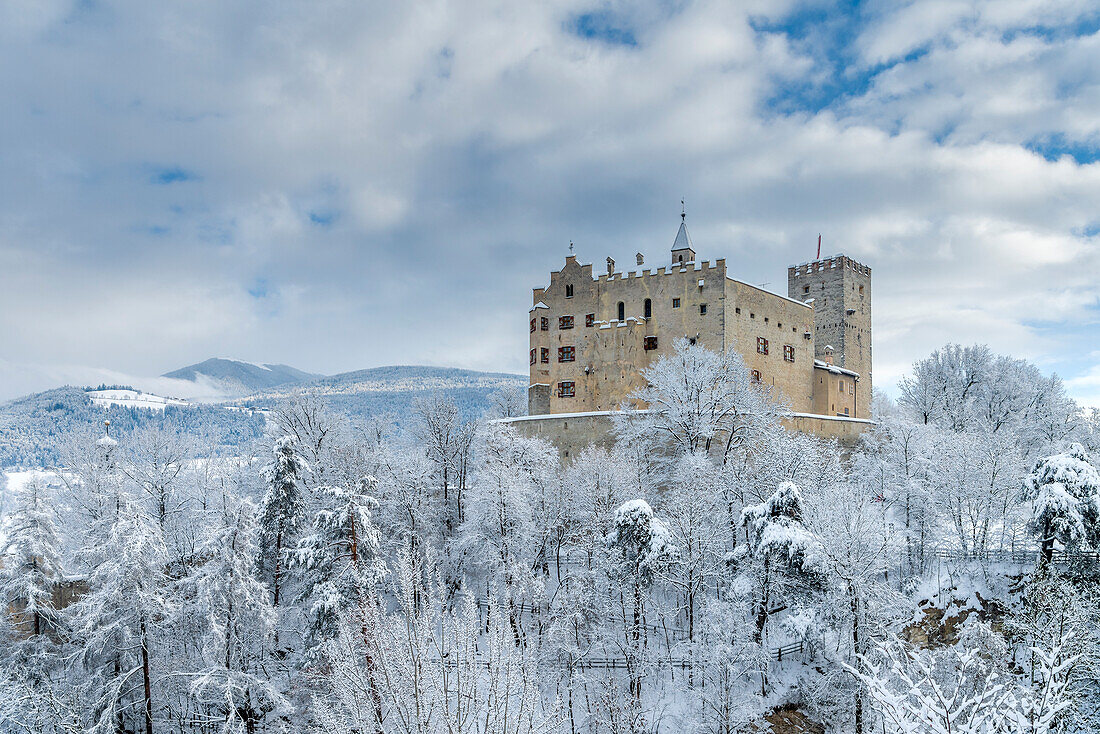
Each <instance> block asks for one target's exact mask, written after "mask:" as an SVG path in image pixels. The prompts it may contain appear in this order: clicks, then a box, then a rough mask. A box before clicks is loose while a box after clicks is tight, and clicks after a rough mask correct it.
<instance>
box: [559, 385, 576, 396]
mask: <svg viewBox="0 0 1100 734" xmlns="http://www.w3.org/2000/svg"><path fill="white" fill-rule="evenodd" d="M576 394H577V392H576V384H575V383H573V382H572V381H568V382H559V383H558V397H559V398H571V397H574V396H575V395H576Z"/></svg>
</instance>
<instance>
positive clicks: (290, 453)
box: [256, 436, 309, 607]
mask: <svg viewBox="0 0 1100 734" xmlns="http://www.w3.org/2000/svg"><path fill="white" fill-rule="evenodd" d="M307 471H309V466H308V465H307V464H306V462H305V460H304V459H302V458H301V457H300V456H298V454H297V452H296V450H295V445H294V440H293V439H292V438H291V437H290V436H283V437H282V438H280V439H278V440H277V441H276V442H275V446H274V449H273V450H272V460H271V462H270V463H269V464H267V465H266V466H265V467H264V469H263V472H262V474H263V477H264V479H265V480H266V481H267V491H266V492H265V493H264V497H263V500H262V501H261V503H260V510H259V538H258V541H259V542H258V546H259V548H258V553H257V562H256V569H257V572H258V573H259V575H260V577H261V578H262V579H264V580H265V581H266V582H267V583H268V585H269V586H270V587H271V594H272V604H273V605H274V606H275V607H278V606H279V603H280V601H281V594H282V590H283V585H284V580H283V575H284V573H285V567H286V562H287V558H286V556H287V551H288V549H290V548H293V547H294V545H295V543H296V541H297V533H298V530H299V528H300V527H301V525H302V522H303V520H304V519H305V511H306V503H305V497H304V492H303V490H302V484H301V479H302V476H303V475H304V474H305V473H306V472H307Z"/></svg>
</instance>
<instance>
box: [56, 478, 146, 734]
mask: <svg viewBox="0 0 1100 734" xmlns="http://www.w3.org/2000/svg"><path fill="white" fill-rule="evenodd" d="M113 505H114V508H115V512H114V515H113V517H112V516H109V515H108V516H105V517H104V518H103V519H102V520H100V521H99V522H97V523H96V524H95V526H94V527H93V528H92V529H91V531H90V532H89V537H90V539H91V542H90V545H89V547H88V548H86V549H85V550H84V551H83V552H82V556H83V559H84V561H85V562H86V564H87V565H88V566H89V567H90V569H91V573H90V574H89V576H88V587H89V591H88V593H87V595H86V596H84V597H83V598H82V599H81V600H80V601H79V602H78V603H76V604H74V605H73V606H72V607H70V608H69V610H68V618H69V620H70V622H71V624H72V626H73V628H74V631H75V637H76V640H77V642H78V644H79V645H80V648H81V652H82V656H83V658H84V663H85V666H86V667H87V668H88V669H89V670H90V671H92V674H93V675H92V677H91V679H90V680H89V685H90V686H91V688H92V691H91V692H92V693H93V696H94V701H93V706H94V709H95V718H96V728H97V729H99V730H102V731H110V730H124V729H125V728H126V720H127V717H128V716H134V715H135V713H136V712H140V713H138V715H139V716H140V717H141V718H142V719H144V729H145V733H146V734H152V732H153V690H152V687H153V680H152V666H151V658H152V652H151V650H152V645H153V640H154V633H155V631H156V629H157V628H158V627H159V626H160V624H161V623H162V622H163V620H164V619H165V616H166V614H167V612H168V598H167V595H166V593H165V581H166V579H165V575H164V568H165V563H166V561H167V558H168V554H167V551H166V549H165V546H164V538H163V536H162V534H161V530H160V525H159V524H158V523H156V522H155V521H154V520H152V519H151V518H150V517H149V516H148V515H146V514H145V512H144V511H143V509H142V507H141V505H140V504H139V503H138V502H136V501H134V500H133V499H132V498H130V497H128V496H127V495H125V494H123V493H121V492H118V493H117V494H116V495H115V499H114V502H113ZM135 677H137V678H140V680H141V691H142V693H141V695H140V697H139V701H134V700H131V698H132V695H131V691H132V690H133V687H134V686H133V685H132V683H131V679H133V678H135Z"/></svg>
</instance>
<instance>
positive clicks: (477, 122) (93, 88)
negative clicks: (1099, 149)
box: [0, 0, 1100, 395]
mask: <svg viewBox="0 0 1100 734" xmlns="http://www.w3.org/2000/svg"><path fill="white" fill-rule="evenodd" d="M41 7H42V8H45V7H46V6H44V5H43V6H41ZM51 7H53V10H51V11H49V12H47V10H46V9H43V10H36V11H35V13H33V14H27V16H26V17H24V18H22V19H21V20H20V22H19V23H18V24H16V23H11V24H6V25H5V24H3V23H0V27H2V28H0V38H3V39H4V43H3V44H0V94H2V95H3V99H5V101H6V107H7V114H5V115H4V116H2V117H0V158H3V160H5V166H4V167H3V169H2V170H0V280H2V287H0V350H2V353H3V354H4V356H5V357H6V358H8V359H9V360H11V362H8V363H7V365H8V367H7V368H6V369H7V372H6V373H5V375H11V374H14V373H18V374H22V375H24V377H18V378H16V377H10V376H7V377H2V378H0V379H4V383H5V387H7V386H8V385H13V384H20V385H31V384H40V382H41V381H39V382H34V381H33V380H30V381H28V380H27V379H26V377H25V375H26V374H27V373H28V370H30V371H32V372H33V371H35V370H38V371H40V372H41V371H43V370H47V372H48V370H50V369H55V370H60V371H59V372H56V373H48V374H49V375H50V379H53V378H54V377H55V376H63V375H65V374H77V373H69V372H65V371H64V369H63V368H53V367H49V366H50V365H71V364H108V365H112V366H114V367H116V368H117V369H121V370H124V371H125V372H127V373H136V374H155V373H158V372H164V371H167V370H170V369H173V368H175V367H178V366H181V365H183V364H187V363H190V362H195V361H199V360H201V359H203V358H206V357H209V356H211V355H214V354H219V353H226V352H231V353H234V354H242V355H245V356H247V357H248V358H252V359H258V360H261V361H271V362H275V361H278V362H285V363H288V364H293V365H295V366H297V367H300V368H302V369H307V370H311V371H318V372H330V373H331V372H337V371H341V370H348V369H356V368H361V367H366V366H371V365H377V364H385V363H397V362H400V363H410V362H432V363H436V364H455V365H458V366H469V367H477V368H482V369H504V370H513V371H520V372H522V371H524V370H525V369H526V363H525V362H524V361H523V360H524V356H525V355H526V332H525V331H524V324H525V323H526V309H527V307H528V306H529V302H528V299H529V293H530V291H529V290H528V289H529V288H530V287H532V286H535V285H541V284H542V283H543V282H544V281H545V280H546V274H547V272H548V271H549V270H551V269H553V268H557V267H559V266H560V264H561V258H562V257H563V256H564V254H565V251H566V250H565V248H566V245H567V243H568V242H569V240H570V239H573V240H574V241H575V242H576V243H577V246H578V248H579V251H580V252H581V253H583V255H584V256H585V257H586V258H587V259H589V260H592V261H597V262H600V261H602V260H603V257H604V256H606V255H612V256H614V257H616V259H618V260H619V261H620V262H628V261H629V260H630V258H631V257H632V256H633V254H634V252H636V251H638V250H641V251H643V252H645V253H646V254H647V255H648V256H649V259H650V261H652V260H654V259H658V258H661V257H663V253H664V252H665V250H666V248H667V247H668V246H669V244H670V242H671V239H672V237H673V235H674V234H675V229H676V225H677V223H678V222H677V220H678V216H677V215H678V213H679V200H680V198H681V197H686V198H687V200H688V210H689V224H690V225H691V226H692V228H693V235H694V237H695V241H696V245H697V248H698V249H699V251H700V253H701V254H702V255H703V256H704V257H707V258H709V259H715V258H717V257H727V258H728V262H729V263H730V267H731V270H732V271H733V273H734V274H736V275H737V276H738V277H742V278H744V279H747V280H751V281H753V282H764V281H770V282H772V283H773V284H776V283H781V282H782V274H783V272H784V268H785V266H786V265H787V264H789V263H793V262H800V261H804V260H806V259H809V257H811V256H812V254H813V248H814V245H815V242H816V237H817V234H818V233H819V232H820V233H822V235H823V239H824V241H825V250H826V251H828V252H830V253H831V252H834V251H845V252H848V253H849V254H851V255H852V256H854V257H856V258H858V259H860V260H862V261H864V262H865V263H867V264H869V265H871V266H872V267H873V268H874V273H875V285H874V298H875V356H876V370H875V377H876V380H877V381H878V382H879V383H880V384H886V383H889V382H890V381H892V380H894V379H896V378H897V376H898V375H900V374H902V373H903V372H904V370H905V369H907V367H908V365H909V364H910V363H911V362H912V361H913V360H914V359H916V358H918V357H920V356H923V355H924V354H926V353H927V352H928V351H930V350H931V349H933V348H935V347H938V346H940V345H942V344H943V343H944V342H946V341H960V342H967V341H983V342H988V343H990V344H991V345H992V346H993V347H994V348H995V349H997V350H999V351H1004V352H1012V353H1015V354H1018V355H1021V356H1027V357H1030V358H1032V359H1035V360H1037V361H1038V362H1040V363H1041V364H1044V365H1059V360H1060V359H1061V357H1062V355H1063V354H1064V353H1065V351H1066V349H1067V339H1068V336H1067V335H1068V334H1069V333H1072V332H1074V330H1075V329H1076V330H1080V329H1088V328H1094V327H1092V326H1090V325H1091V324H1092V323H1093V321H1091V320H1090V319H1092V320H1094V319H1095V311H1094V310H1090V309H1094V308H1095V305H1096V303H1097V302H1098V299H1100V286H1098V284H1097V283H1096V282H1095V277H1094V276H1092V273H1095V272H1098V271H1100V240H1098V237H1097V235H1095V234H1092V235H1091V236H1089V237H1085V236H1083V235H1082V234H1081V233H1082V232H1090V233H1092V232H1095V229H1096V227H1097V214H1096V209H1095V202H1096V201H1097V200H1098V199H1100V164H1092V165H1079V164H1078V163H1076V162H1075V161H1073V160H1072V159H1070V158H1064V159H1062V160H1058V161H1054V162H1050V161H1047V160H1045V159H1044V158H1043V157H1042V156H1041V155H1038V154H1036V153H1034V152H1031V151H1029V150H1027V149H1025V147H1023V146H1024V145H1025V144H1030V143H1031V142H1032V141H1034V140H1035V139H1036V138H1043V139H1046V138H1049V137H1050V136H1058V135H1061V136H1062V138H1064V139H1066V140H1068V141H1070V142H1080V141H1085V142H1086V143H1087V142H1088V141H1092V142H1091V144H1092V145H1095V144H1096V143H1097V142H1098V141H1100V122H1098V121H1100V69H1098V68H1097V66H1096V64H1095V63H1094V62H1095V58H1096V53H1097V50H1098V49H1097V45H1098V44H1100V36H1098V34H1093V35H1091V36H1080V37H1076V36H1074V35H1073V34H1070V33H1065V32H1058V33H1049V34H1037V33H1032V32H1025V30H1026V29H1029V28H1032V27H1033V26H1036V25H1044V24H1045V25H1051V24H1064V25H1066V26H1070V25H1072V24H1073V23H1074V22H1076V20H1077V19H1079V18H1081V17H1082V16H1083V14H1084V13H1087V12H1088V6H1087V4H1084V3H1078V2H1064V3H1057V4H1049V3H1039V2H1030V1H1028V2H1024V1H1019V2H1016V1H1011V2H1005V1H1004V0H999V1H998V2H989V3H984V2H983V3H955V2H946V1H945V2H936V3H912V4H897V5H890V4H887V5H883V6H881V7H880V8H879V9H878V10H876V11H875V14H874V17H872V18H871V19H870V20H869V22H867V23H866V24H865V25H863V26H862V27H859V28H857V34H856V40H855V41H854V42H853V46H852V48H851V49H849V50H850V51H852V54H851V58H852V59H853V61H852V63H853V64H854V66H852V67H851V68H848V69H836V68H834V67H833V65H832V62H830V61H829V60H828V59H826V58H824V57H823V56H820V55H819V52H820V48H819V47H818V46H815V45H813V44H805V43H802V42H800V41H799V39H796V38H791V37H788V36H787V35H785V34H784V33H783V32H782V30H781V29H777V28H773V29H772V30H771V31H769V32H767V33H758V32H756V31H754V30H753V26H752V23H751V22H750V21H751V20H752V19H753V18H756V17H757V16H758V14H760V13H767V14H768V16H769V18H770V19H771V20H772V21H774V22H776V23H778V20H779V19H780V16H781V15H782V9H777V8H776V6H775V4H773V3H760V4H759V6H758V7H749V6H746V5H744V4H740V5H739V4H736V3H726V2H717V1H711V2H697V3H690V4H685V5H684V6H683V7H679V6H676V12H669V10H668V8H669V6H667V5H666V4H654V5H653V6H648V7H644V8H639V7H638V6H636V5H634V4H612V5H607V6H600V7H608V8H610V9H611V10H612V11H614V13H615V14H616V17H618V18H620V19H621V21H622V22H623V23H624V24H627V25H629V26H630V27H631V30H632V32H633V34H634V36H635V37H636V38H637V39H638V46H637V47H636V48H628V47H622V46H615V45H611V44H607V43H603V42H601V41H598V40H588V39H583V38H579V37H577V36H576V35H574V34H572V33H571V32H570V30H569V22H568V21H569V19H570V17H571V16H572V14H574V13H576V12H584V11H587V10H592V9H593V6H591V5H589V4H584V3H580V2H570V3H565V4H552V3H526V4H523V3H521V4H516V3H505V2H497V3H493V2H453V3H431V4H424V3H417V4H404V3H391V4H375V3H367V4H362V5H355V4H350V5H349V4H346V3H331V4H330V3H283V4H279V5H270V4H259V3H257V4H255V5H253V6H251V7H246V8H242V7H240V6H237V7H231V6H228V5H225V4H222V3H213V2H208V3H202V2H199V3H189V4H186V5H181V6H173V7H170V8H166V7H164V6H161V5H157V4H148V3H130V4H125V3H123V4H120V5H118V6H107V5H100V4H94V5H82V6H80V7H68V6H65V5H54V6H51ZM32 16H33V17H32ZM821 27H823V28H825V27H829V24H828V23H824V24H821ZM918 49H925V50H926V52H925V53H923V54H913V55H909V53H910V52H912V51H915V50H918ZM884 62H888V63H889V64H893V65H892V66H889V68H885V69H882V70H879V71H877V72H876V75H875V76H874V77H873V78H872V79H870V80H869V81H868V84H867V86H866V87H863V86H859V85H858V84H857V85H855V86H852V87H851V88H846V89H844V92H845V93H844V94H843V95H842V96H840V97H839V98H838V99H837V100H835V101H834V102H833V103H832V104H829V105H827V106H825V108H824V109H821V110H820V111H817V112H814V111H813V110H815V109H817V107H816V106H815V105H812V104H810V105H807V109H806V110H805V111H796V112H792V113H791V114H782V113H781V112H779V111H777V110H776V109H773V108H770V107H769V105H768V100H770V99H772V98H774V97H776V96H777V95H779V96H782V93H784V92H785V91H789V90H790V89H791V88H792V85H795V86H797V85H799V84H801V83H811V84H812V83H819V82H821V81H829V80H832V81H838V82H841V87H842V88H844V85H845V83H848V82H851V80H852V79H856V78H858V77H859V76H860V75H861V74H868V73H870V71H869V70H870V69H872V68H877V67H875V66H874V65H876V64H879V63H884ZM830 75H837V79H832V77H831V76H830ZM32 80H33V81H32ZM1043 136H1046V137H1045V138H1044V137H1043ZM174 168H179V169H181V170H183V171H185V172H186V173H187V174H188V175H187V180H181V181H178V182H175V183H167V184H159V183H156V182H155V181H154V179H155V178H156V175H157V172H158V171H163V170H171V169H174ZM773 287H777V286H775V285H773ZM1037 321H1042V322H1046V323H1055V324H1064V331H1059V328H1058V327H1044V328H1038V327H1037V326H1036V322H1037ZM16 362H18V364H20V365H35V366H34V367H29V368H19V369H18V370H14V371H13V369H12V368H11V365H12V364H14V363H16ZM43 365H45V366H46V367H43ZM1066 367H1067V366H1066V365H1064V364H1061V365H1059V369H1066ZM1071 367H1072V366H1071ZM1076 368H1077V369H1084V367H1080V366H1077V367H1076ZM79 374H84V373H79ZM89 374H93V373H89ZM1067 376H1068V377H1070V378H1071V379H1070V380H1068V382H1067V384H1069V385H1070V386H1071V388H1072V389H1074V390H1085V389H1086V388H1088V384H1089V383H1087V382H1075V381H1074V380H1075V379H1077V377H1078V376H1077V375H1076V374H1073V373H1070V374H1067ZM1080 377H1081V379H1085V378H1086V377H1087V375H1082V376H1080ZM17 379H18V382H16V380H17ZM21 389H22V388H21ZM0 392H9V393H10V392H11V391H10V389H9V390H0ZM1080 394H1082V395H1083V394H1085V393H1084V392H1082V393H1080Z"/></svg>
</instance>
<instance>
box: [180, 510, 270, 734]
mask: <svg viewBox="0 0 1100 734" xmlns="http://www.w3.org/2000/svg"><path fill="white" fill-rule="evenodd" d="M256 514H257V513H256V507H255V505H253V504H252V502H250V501H249V500H247V499H246V500H241V501H240V502H238V503H236V506H235V507H227V508H226V509H225V511H224V512H223V513H221V515H220V522H218V523H217V524H216V525H214V526H213V527H211V528H210V531H209V532H208V535H207V538H206V540H205V542H204V543H203V544H202V546H201V547H200V551H199V557H200V558H202V559H203V561H202V563H200V564H199V565H198V566H196V567H195V568H194V569H192V571H191V573H190V574H189V576H188V577H187V578H186V579H185V580H184V582H183V584H182V587H183V590H184V593H185V596H186V598H187V601H186V603H184V604H183V605H182V606H181V608H180V610H179V614H182V615H188V616H191V617H192V618H194V619H195V620H198V621H199V623H200V625H201V628H202V630H203V632H202V633H201V634H202V640H201V642H202V660H201V662H202V667H201V668H199V669H198V670H197V671H196V673H195V679H194V681H193V683H192V684H191V691H192V695H194V696H195V698H196V699H197V701H198V703H199V704H200V706H202V707H203V709H204V710H205V711H206V712H209V713H208V715H209V716H210V718H211V719H212V720H213V721H215V722H216V723H217V726H218V728H219V730H220V731H223V732H227V733H228V732H248V733H249V734H251V732H254V731H255V730H256V728H257V726H258V725H260V723H261V722H263V721H264V720H265V719H267V717H269V716H270V715H271V714H277V713H279V712H280V711H281V710H283V709H285V708H286V707H287V703H286V701H285V699H284V698H283V696H282V694H281V693H280V692H279V691H278V690H277V689H276V688H275V687H274V686H273V685H272V683H271V680H270V678H269V676H268V674H267V672H266V671H265V668H264V665H265V663H266V662H267V656H268V655H269V653H270V645H271V642H272V640H273V639H274V632H275V621H276V615H275V609H274V607H273V606H272V602H271V598H270V594H269V592H268V589H267V587H266V586H265V585H264V584H263V582H261V581H259V580H258V579H257V578H256V574H255V563H256V557H257V555H258V554H257V550H258V549H257V546H256V536H257V534H258V528H257V523H256Z"/></svg>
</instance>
